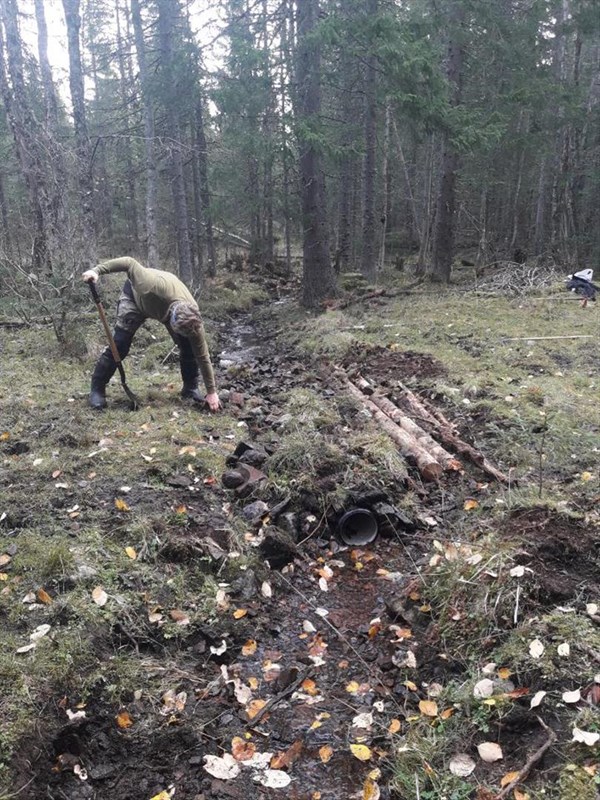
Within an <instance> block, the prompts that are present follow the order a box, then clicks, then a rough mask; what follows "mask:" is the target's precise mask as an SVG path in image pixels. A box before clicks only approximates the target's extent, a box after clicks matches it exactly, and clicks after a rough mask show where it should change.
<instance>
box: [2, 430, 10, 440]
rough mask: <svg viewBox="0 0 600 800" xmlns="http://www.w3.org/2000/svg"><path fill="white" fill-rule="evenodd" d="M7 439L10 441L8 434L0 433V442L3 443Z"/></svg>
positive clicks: (5, 432)
mask: <svg viewBox="0 0 600 800" xmlns="http://www.w3.org/2000/svg"><path fill="white" fill-rule="evenodd" d="M7 439H10V433H9V432H8V431H4V433H0V442H5V441H6V440H7Z"/></svg>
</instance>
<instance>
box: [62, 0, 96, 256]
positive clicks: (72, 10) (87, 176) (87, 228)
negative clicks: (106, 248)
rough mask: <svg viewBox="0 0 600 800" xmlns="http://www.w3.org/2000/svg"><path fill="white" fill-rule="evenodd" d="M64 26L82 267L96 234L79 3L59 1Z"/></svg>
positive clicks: (93, 248) (93, 247)
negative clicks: (79, 204)
mask: <svg viewBox="0 0 600 800" xmlns="http://www.w3.org/2000/svg"><path fill="white" fill-rule="evenodd" d="M62 3H63V8H64V11H65V21H66V24H67V41H68V49H69V88H70V90H71V103H72V105H73V122H74V126H75V150H76V154H77V160H78V189H79V192H78V193H79V198H80V203H81V209H82V243H81V249H82V256H83V260H84V264H83V266H90V267H92V266H94V264H95V263H96V234H95V224H94V206H93V203H94V196H93V190H94V182H93V177H92V158H91V147H90V140H89V136H88V129H87V120H86V110H85V92H84V83H83V67H82V64H81V46H80V41H79V31H80V29H81V16H80V13H79V9H80V0H62Z"/></svg>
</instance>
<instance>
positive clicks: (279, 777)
mask: <svg viewBox="0 0 600 800" xmlns="http://www.w3.org/2000/svg"><path fill="white" fill-rule="evenodd" d="M253 779H254V780H255V781H256V783H260V785H261V786H266V787H267V789H283V788H284V787H285V786H288V785H289V784H290V783H291V782H292V779H291V778H290V776H289V775H288V774H287V772H283V770H280V769H266V770H265V771H264V772H259V773H258V774H255V775H254V776H253Z"/></svg>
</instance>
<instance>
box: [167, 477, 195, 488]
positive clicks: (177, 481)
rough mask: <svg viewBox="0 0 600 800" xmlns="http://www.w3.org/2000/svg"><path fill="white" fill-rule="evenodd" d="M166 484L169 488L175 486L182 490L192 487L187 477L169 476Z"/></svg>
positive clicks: (190, 480)
mask: <svg viewBox="0 0 600 800" xmlns="http://www.w3.org/2000/svg"><path fill="white" fill-rule="evenodd" d="M166 482H167V484H168V485H169V486H177V487H179V488H182V489H185V488H187V487H188V486H191V485H192V479H191V478H190V477H188V476H187V475H171V476H169V477H168V478H167V481H166Z"/></svg>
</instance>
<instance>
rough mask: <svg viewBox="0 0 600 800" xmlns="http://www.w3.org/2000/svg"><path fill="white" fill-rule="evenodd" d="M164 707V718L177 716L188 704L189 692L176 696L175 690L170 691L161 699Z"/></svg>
mask: <svg viewBox="0 0 600 800" xmlns="http://www.w3.org/2000/svg"><path fill="white" fill-rule="evenodd" d="M161 700H162V707H161V709H160V713H161V714H162V715H163V717H166V716H168V715H170V714H177V713H180V712H182V711H183V709H184V708H185V704H186V703H187V692H179V693H178V694H175V692H174V691H173V689H168V690H167V691H166V692H165V693H164V694H163V696H162V697H161Z"/></svg>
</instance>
